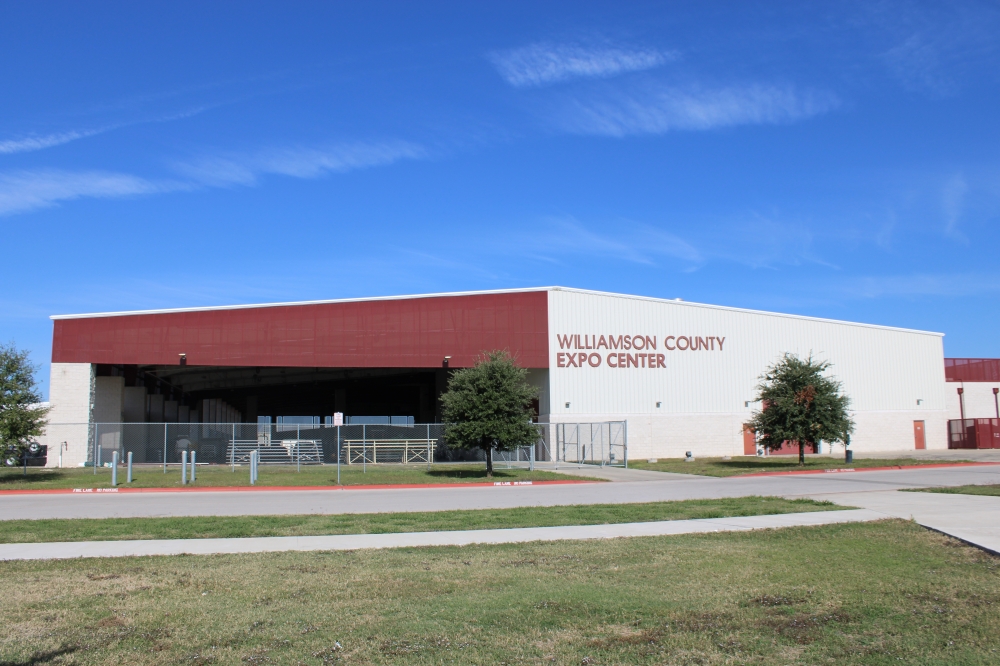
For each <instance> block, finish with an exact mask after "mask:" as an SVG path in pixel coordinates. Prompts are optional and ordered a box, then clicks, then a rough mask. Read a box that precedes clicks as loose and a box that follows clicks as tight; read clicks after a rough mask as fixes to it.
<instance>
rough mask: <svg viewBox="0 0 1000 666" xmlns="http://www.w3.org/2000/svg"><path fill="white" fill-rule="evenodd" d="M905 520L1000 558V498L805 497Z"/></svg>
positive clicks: (912, 494)
mask: <svg viewBox="0 0 1000 666" xmlns="http://www.w3.org/2000/svg"><path fill="white" fill-rule="evenodd" d="M805 497H808V498H810V499H815V500H829V501H831V502H836V503H837V504H842V505H845V506H857V507H861V508H864V509H867V510H868V511H872V512H875V513H878V514H880V515H881V516H882V517H884V518H903V519H904V520H913V521H915V522H916V523H917V524H919V525H922V526H923V527H926V528H928V529H932V530H934V531H936V532H941V533H942V534H947V535H948V536H951V537H954V538H956V539H959V540H960V541H964V542H965V543H967V544H970V545H972V546H976V547H978V548H982V549H983V550H985V551H988V552H990V553H993V554H994V555H1000V497H991V496H988V495H953V494H947V493H921V492H903V491H898V490H888V491H872V492H855V493H836V494H820V495H812V494H810V495H805Z"/></svg>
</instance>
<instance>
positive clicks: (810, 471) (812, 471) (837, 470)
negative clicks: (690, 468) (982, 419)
mask: <svg viewBox="0 0 1000 666" xmlns="http://www.w3.org/2000/svg"><path fill="white" fill-rule="evenodd" d="M989 465H1000V462H967V463H939V464H928V465H890V466H888V467H837V468H829V469H799V470H790V471H787V472H752V473H750V474H734V475H733V476H727V477H725V478H727V479H746V478H748V477H751V476H788V475H792V474H841V473H844V472H886V471H892V470H899V469H935V468H941V467H983V466H989Z"/></svg>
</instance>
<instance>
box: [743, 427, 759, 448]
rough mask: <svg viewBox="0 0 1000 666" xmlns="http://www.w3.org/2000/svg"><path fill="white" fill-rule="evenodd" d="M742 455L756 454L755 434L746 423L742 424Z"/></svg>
mask: <svg viewBox="0 0 1000 666" xmlns="http://www.w3.org/2000/svg"><path fill="white" fill-rule="evenodd" d="M743 455H745V456H755V455H757V435H756V434H755V433H754V431H753V430H751V429H750V426H749V425H748V424H746V423H744V424H743Z"/></svg>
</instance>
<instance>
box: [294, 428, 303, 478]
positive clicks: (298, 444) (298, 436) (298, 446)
mask: <svg viewBox="0 0 1000 666" xmlns="http://www.w3.org/2000/svg"><path fill="white" fill-rule="evenodd" d="M295 453H296V456H295V460H296V470H295V471H296V472H301V471H302V426H301V425H296V426H295Z"/></svg>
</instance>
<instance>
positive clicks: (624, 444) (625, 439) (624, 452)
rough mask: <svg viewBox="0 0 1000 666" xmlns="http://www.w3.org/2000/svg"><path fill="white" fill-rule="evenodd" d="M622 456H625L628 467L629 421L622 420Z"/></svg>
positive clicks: (626, 466)
mask: <svg viewBox="0 0 1000 666" xmlns="http://www.w3.org/2000/svg"><path fill="white" fill-rule="evenodd" d="M622 457H623V458H625V469H628V421H627V420H626V421H622Z"/></svg>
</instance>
